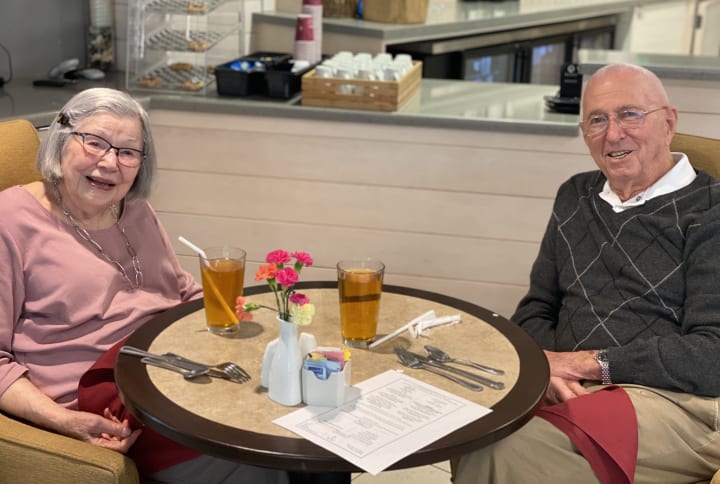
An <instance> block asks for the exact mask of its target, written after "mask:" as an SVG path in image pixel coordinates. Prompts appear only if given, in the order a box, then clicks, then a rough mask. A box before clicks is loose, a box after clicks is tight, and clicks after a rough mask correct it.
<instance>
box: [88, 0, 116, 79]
mask: <svg viewBox="0 0 720 484" xmlns="http://www.w3.org/2000/svg"><path fill="white" fill-rule="evenodd" d="M112 28H113V5H112V1H111V0H90V27H89V29H88V64H89V65H90V67H95V68H98V69H102V70H104V71H109V70H110V68H111V67H112V63H113V35H112Z"/></svg>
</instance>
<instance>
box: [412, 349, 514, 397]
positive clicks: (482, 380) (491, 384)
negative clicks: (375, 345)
mask: <svg viewBox="0 0 720 484" xmlns="http://www.w3.org/2000/svg"><path fill="white" fill-rule="evenodd" d="M409 353H411V354H412V355H413V356H415V357H416V358H417V359H418V360H420V361H422V362H423V363H425V364H426V365H430V366H434V367H436V368H441V369H443V370H445V371H449V372H452V373H455V374H458V375H461V376H464V377H465V378H469V379H471V380H473V381H476V382H478V383H482V384H483V385H486V386H488V387H490V388H493V389H495V390H503V389H504V388H505V384H504V383H503V382H499V381H497V380H492V379H490V378H487V377H484V376H482V375H478V374H477V373H471V372H469V371H465V370H461V369H460V368H455V367H454V366H450V365H446V364H444V363H439V362H437V361H435V360H432V359H430V358H428V357H427V356H423V355H420V354H418V353H413V352H412V351H410V352H409Z"/></svg>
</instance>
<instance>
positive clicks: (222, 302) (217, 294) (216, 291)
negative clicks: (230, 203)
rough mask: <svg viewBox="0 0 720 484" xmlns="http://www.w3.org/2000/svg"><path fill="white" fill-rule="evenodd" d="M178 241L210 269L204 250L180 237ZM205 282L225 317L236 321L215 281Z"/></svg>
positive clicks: (210, 279)
mask: <svg viewBox="0 0 720 484" xmlns="http://www.w3.org/2000/svg"><path fill="white" fill-rule="evenodd" d="M178 240H179V241H180V242H182V243H183V244H185V245H187V246H188V247H189V248H191V249H192V250H193V251H194V252H196V253H197V254H198V255H199V256H200V257H201V258H202V260H203V262H204V263H205V264H206V265H207V266H208V267H210V261H208V258H207V254H205V251H204V250H202V249H201V248H200V247H198V246H197V245H195V244H193V243H192V242H190V241H189V240H188V239H186V238H185V237H183V236H182V235H181V236H180V237H178ZM207 282H208V285H209V286H210V292H212V293H213V296H215V299H217V300H218V301H220V305H221V306H222V307H223V309H224V310H225V312H226V313H227V315H228V316H230V320H231V321H237V315H236V314H235V312H234V311H233V310H232V309H231V308H230V307H228V305H227V304H225V298H223V297H222V294H220V290H219V289H218V288H217V286H216V285H215V281H213V279H212V277H207Z"/></svg>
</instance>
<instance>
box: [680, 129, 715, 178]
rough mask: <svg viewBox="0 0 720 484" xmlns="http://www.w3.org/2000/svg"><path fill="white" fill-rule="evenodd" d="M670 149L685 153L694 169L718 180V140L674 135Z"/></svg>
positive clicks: (681, 134)
mask: <svg viewBox="0 0 720 484" xmlns="http://www.w3.org/2000/svg"><path fill="white" fill-rule="evenodd" d="M670 149H671V150H672V151H680V152H682V153H685V154H686V155H688V158H689V159H690V163H691V164H692V165H693V166H694V167H695V168H697V169H700V170H703V171H706V172H708V173H709V174H711V175H712V176H714V177H715V178H717V179H718V180H720V139H714V138H706V137H704V136H695V135H693V134H684V133H675V136H674V137H673V139H672V142H671V143H670Z"/></svg>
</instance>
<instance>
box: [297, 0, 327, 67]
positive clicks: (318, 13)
mask: <svg viewBox="0 0 720 484" xmlns="http://www.w3.org/2000/svg"><path fill="white" fill-rule="evenodd" d="M302 12H303V13H305V14H308V15H312V19H313V43H314V45H315V48H314V53H313V58H312V59H309V61H310V63H311V64H315V63H317V62H320V59H322V27H323V24H322V18H323V5H322V0H303V6H302Z"/></svg>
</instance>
